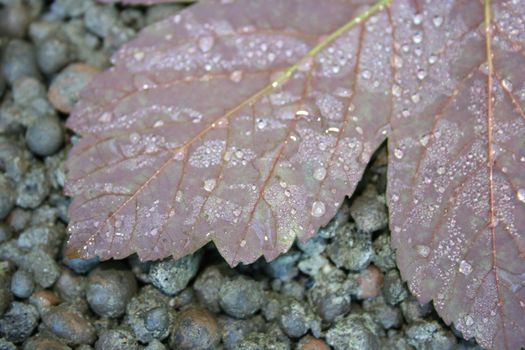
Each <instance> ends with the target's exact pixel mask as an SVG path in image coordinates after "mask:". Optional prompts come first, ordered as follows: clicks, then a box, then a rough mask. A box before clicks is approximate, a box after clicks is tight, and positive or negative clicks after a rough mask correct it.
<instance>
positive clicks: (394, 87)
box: [392, 84, 401, 97]
mask: <svg viewBox="0 0 525 350" xmlns="http://www.w3.org/2000/svg"><path fill="white" fill-rule="evenodd" d="M392 95H394V96H396V97H399V96H401V86H399V85H397V84H394V85H392Z"/></svg>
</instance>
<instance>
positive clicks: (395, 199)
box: [392, 194, 399, 203]
mask: <svg viewBox="0 0 525 350" xmlns="http://www.w3.org/2000/svg"><path fill="white" fill-rule="evenodd" d="M397 201H399V196H398V195H397V194H393V195H392V202H394V203H396V202H397Z"/></svg>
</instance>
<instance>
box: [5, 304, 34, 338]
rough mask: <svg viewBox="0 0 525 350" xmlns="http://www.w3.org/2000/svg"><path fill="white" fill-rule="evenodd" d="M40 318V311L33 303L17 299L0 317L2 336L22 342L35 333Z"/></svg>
mask: <svg viewBox="0 0 525 350" xmlns="http://www.w3.org/2000/svg"><path fill="white" fill-rule="evenodd" d="M38 319H39V315H38V311H37V310H36V308H35V307H34V306H33V305H29V304H24V303H20V302H17V301H15V302H13V303H11V306H10V308H9V309H8V310H7V312H6V313H5V314H4V315H3V316H2V318H1V319H0V337H4V338H5V339H6V340H8V341H11V342H13V343H21V342H23V341H24V340H26V339H27V338H28V337H29V336H30V335H31V333H33V330H34V329H35V328H36V326H37V325H38Z"/></svg>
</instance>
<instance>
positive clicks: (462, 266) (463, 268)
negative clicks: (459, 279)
mask: <svg viewBox="0 0 525 350" xmlns="http://www.w3.org/2000/svg"><path fill="white" fill-rule="evenodd" d="M459 272H461V273H462V274H464V275H465V276H467V275H469V274H470V273H471V272H472V265H470V264H469V263H468V262H467V261H465V260H461V261H460V263H459Z"/></svg>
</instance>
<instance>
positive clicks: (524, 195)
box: [516, 188, 525, 203]
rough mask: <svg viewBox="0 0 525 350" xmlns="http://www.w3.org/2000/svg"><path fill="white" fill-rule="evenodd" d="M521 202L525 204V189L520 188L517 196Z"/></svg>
mask: <svg viewBox="0 0 525 350" xmlns="http://www.w3.org/2000/svg"><path fill="white" fill-rule="evenodd" d="M516 196H517V197H518V200H519V201H520V202H523V203H525V188H520V189H519V190H518V192H517V194H516Z"/></svg>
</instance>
